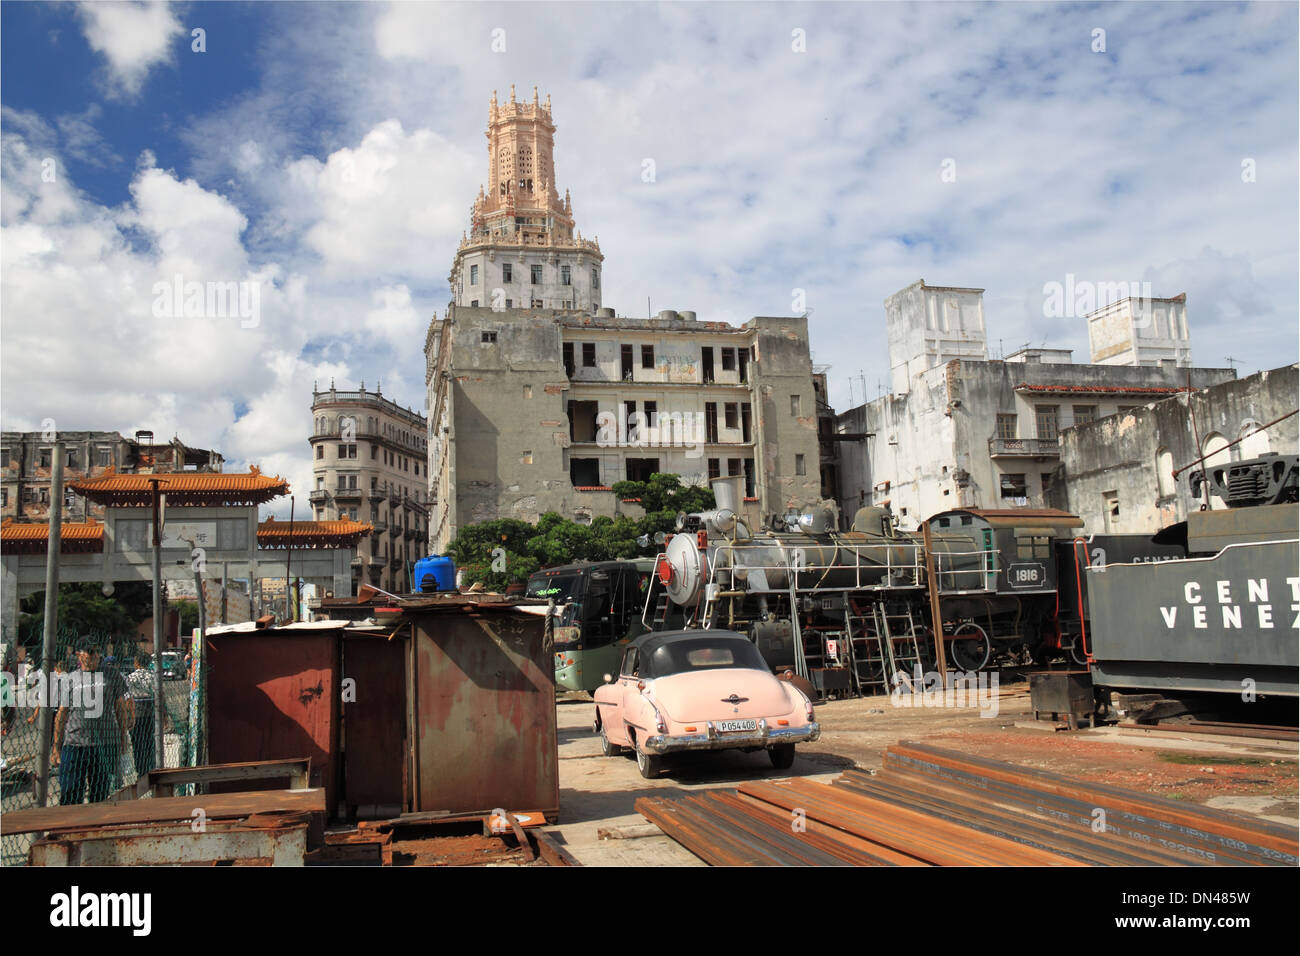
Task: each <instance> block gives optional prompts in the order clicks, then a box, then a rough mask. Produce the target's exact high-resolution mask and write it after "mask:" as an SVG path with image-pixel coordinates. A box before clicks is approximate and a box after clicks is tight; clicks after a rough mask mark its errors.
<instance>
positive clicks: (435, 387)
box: [425, 91, 821, 552]
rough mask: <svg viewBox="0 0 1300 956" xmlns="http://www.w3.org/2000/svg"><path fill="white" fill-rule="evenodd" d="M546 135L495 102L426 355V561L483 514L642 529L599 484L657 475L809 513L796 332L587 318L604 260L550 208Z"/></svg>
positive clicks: (813, 442) (808, 398) (766, 509)
mask: <svg viewBox="0 0 1300 956" xmlns="http://www.w3.org/2000/svg"><path fill="white" fill-rule="evenodd" d="M554 132H555V127H554V125H553V124H552V122H551V110H550V101H549V98H548V100H547V102H546V104H545V105H544V106H543V105H542V104H540V103H539V102H538V100H537V95H536V93H534V97H533V103H532V104H531V105H521V104H519V103H516V102H515V98H514V93H513V91H512V93H511V99H510V103H509V104H507V105H504V106H500V105H498V104H497V101H496V96H495V94H494V95H493V99H492V104H491V107H490V111H489V121H488V143H489V174H488V182H489V188H488V189H486V190H480V193H479V196H478V198H477V200H476V201H475V203H474V211H473V222H472V228H471V231H470V233H469V234H468V235H467V236H466V237H465V239H464V240H463V241H462V242H461V245H460V248H459V249H458V250H457V253H456V259H455V262H454V264H453V266H452V271H451V287H452V294H453V301H452V304H451V306H450V307H449V309H448V311H447V315H446V317H445V318H444V319H443V320H438V319H437V318H436V317H435V319H434V321H433V322H432V323H431V324H430V326H429V330H428V336H427V338H426V342H425V357H426V372H425V380H426V384H427V387H428V402H429V458H428V477H429V501H430V508H431V514H430V522H429V525H430V527H429V538H430V547H431V550H432V551H434V552H442V551H443V550H445V548H446V546H447V544H448V543H449V542H450V541H451V539H452V538H454V537H455V535H456V533H457V531H458V530H459V529H460V528H461V527H464V526H465V525H468V524H473V523H476V522H480V521H485V520H490V519H493V518H498V517H513V518H520V519H523V520H527V521H536V520H537V519H538V517H540V516H541V515H542V514H543V513H545V512H547V511H555V512H558V513H560V514H562V515H564V516H565V517H567V518H571V519H575V520H578V521H584V522H585V521H590V520H591V519H592V518H594V517H596V516H598V515H609V516H612V515H614V514H616V513H618V512H620V511H623V512H628V513H631V514H633V515H639V514H640V513H641V511H640V508H639V507H638V505H637V504H636V503H635V502H631V501H629V502H624V501H621V500H618V499H617V498H616V497H615V496H614V495H613V493H612V491H611V486H612V485H613V484H614V483H615V482H617V481H621V480H624V479H631V480H640V479H645V478H648V477H649V476H650V475H651V474H653V473H655V472H668V473H674V474H679V475H682V476H683V479H684V480H686V481H689V482H695V483H700V484H702V483H704V482H706V481H707V480H708V479H709V478H710V477H717V476H721V475H743V476H744V477H745V494H746V499H747V501H748V502H750V504H751V506H752V507H753V509H754V511H755V512H756V513H770V512H778V511H785V510H786V509H787V508H788V507H797V506H802V505H806V504H812V503H815V502H816V501H818V500H819V499H820V491H821V488H820V485H821V480H820V463H821V456H820V454H819V447H818V438H817V416H818V404H817V400H816V393H815V390H814V386H813V374H812V363H811V359H810V356H809V350H808V325H807V319H806V318H804V317H756V318H754V319H752V320H751V321H749V322H747V323H745V324H744V325H741V326H732V325H729V324H727V323H724V322H708V321H700V320H698V319H697V317H696V315H695V313H694V312H680V313H679V312H673V311H664V312H660V313H659V314H658V316H657V317H656V318H653V319H635V318H628V317H624V316H619V315H616V314H615V311H614V310H613V309H609V308H602V307H601V298H600V276H601V266H602V263H603V258H602V256H601V254H600V249H599V246H598V245H597V244H596V243H595V242H594V241H588V240H584V239H582V238H581V235H580V233H578V232H577V231H576V230H575V227H574V219H573V206H572V202H571V200H570V198H569V196H568V193H567V192H566V193H565V199H564V201H563V202H562V203H561V202H560V200H559V194H558V191H557V190H556V187H555V172H554V163H553V160H552V148H553V139H552V137H553V134H554Z"/></svg>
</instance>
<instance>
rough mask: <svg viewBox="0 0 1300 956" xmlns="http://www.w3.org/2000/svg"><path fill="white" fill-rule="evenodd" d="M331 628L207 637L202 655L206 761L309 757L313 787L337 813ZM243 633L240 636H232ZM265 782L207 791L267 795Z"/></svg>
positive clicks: (233, 630)
mask: <svg viewBox="0 0 1300 956" xmlns="http://www.w3.org/2000/svg"><path fill="white" fill-rule="evenodd" d="M343 626H344V622H342V621H340V622H338V623H337V625H336V626H334V627H320V626H306V627H304V626H301V625H300V626H295V627H283V628H275V629H270V630H254V629H251V628H248V627H247V626H245V625H238V626H236V627H228V628H218V629H213V631H210V632H209V633H208V635H207V638H206V646H205V648H204V656H205V666H206V667H207V669H208V678H207V683H208V686H207V710H208V724H207V727H208V762H209V763H214V764H215V763H241V762H248V761H262V760H277V759H286V758H293V757H310V758H311V778H310V784H311V786H312V787H323V788H324V789H325V806H326V808H327V813H328V814H330V815H333V814H334V813H335V809H336V807H337V806H338V797H339V793H338V789H339V788H338V763H337V757H338V752H339V726H340V725H339V708H340V688H339V681H340V673H341V671H340V660H339V643H340V635H341V634H342V628H343ZM237 628H243V629H237ZM275 786H277V784H275V783H274V782H269V781H268V782H267V783H265V784H257V783H251V784H248V783H234V784H215V785H213V788H212V789H213V792H223V791H224V792H229V791H231V790H256V789H273V788H274V787H275Z"/></svg>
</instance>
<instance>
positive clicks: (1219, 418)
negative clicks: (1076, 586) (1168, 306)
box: [1053, 365, 1300, 533]
mask: <svg viewBox="0 0 1300 956" xmlns="http://www.w3.org/2000/svg"><path fill="white" fill-rule="evenodd" d="M1298 387H1300V382H1298V380H1297V366H1296V365H1288V366H1283V367H1282V368H1277V369H1273V370H1271V371H1266V372H1259V373H1257V374H1255V375H1251V376H1248V377H1246V378H1243V379H1240V380H1237V381H1232V382H1226V383H1224V384H1220V385H1216V386H1214V387H1212V388H1208V389H1205V390H1204V391H1200V392H1196V393H1192V394H1186V393H1184V394H1181V395H1178V396H1177V397H1175V398H1171V399H1167V400H1165V401H1161V402H1155V403H1152V404H1148V405H1144V406H1141V407H1139V408H1137V409H1135V410H1133V411H1131V412H1129V413H1127V414H1125V415H1116V416H1112V417H1110V418H1107V419H1103V420H1100V421H1096V422H1093V423H1091V424H1089V425H1082V426H1079V427H1076V428H1069V429H1066V430H1065V431H1064V432H1062V433H1061V467H1062V473H1063V481H1062V482H1061V484H1060V486H1059V494H1057V495H1055V496H1054V498H1053V503H1054V504H1056V505H1057V506H1058V507H1063V508H1066V509H1068V510H1070V511H1073V512H1074V513H1075V514H1078V515H1079V516H1080V517H1082V518H1083V519H1084V522H1085V529H1086V530H1087V531H1088V532H1090V533H1095V532H1103V531H1105V530H1107V528H1108V524H1107V522H1108V521H1109V523H1110V524H1109V529H1110V530H1113V531H1119V532H1155V531H1158V530H1159V529H1160V528H1163V527H1165V526H1166V525H1170V524H1174V523H1175V522H1178V521H1182V520H1184V519H1186V517H1187V514H1188V512H1189V511H1191V510H1196V509H1198V508H1200V506H1201V504H1202V499H1197V500H1193V499H1192V497H1191V495H1190V493H1189V492H1188V485H1187V473H1183V474H1181V475H1180V476H1179V479H1178V481H1177V482H1176V483H1175V482H1174V481H1173V480H1172V478H1171V477H1170V472H1171V471H1172V470H1173V469H1175V468H1183V467H1184V466H1186V465H1188V464H1189V463H1191V462H1192V461H1193V460H1194V459H1196V458H1197V457H1198V456H1199V455H1201V454H1202V453H1203V452H1202V451H1198V450H1197V442H1196V434H1199V436H1200V439H1201V442H1200V447H1201V449H1203V450H1208V449H1210V448H1213V447H1215V446H1216V445H1217V444H1218V442H1217V441H1216V439H1223V440H1226V441H1229V442H1231V441H1235V440H1236V439H1237V438H1239V437H1241V436H1242V435H1245V434H1248V433H1250V432H1253V431H1255V430H1256V429H1258V428H1259V426H1261V425H1265V424H1267V423H1269V422H1271V421H1273V420H1274V419H1276V418H1279V417H1281V416H1282V415H1285V414H1286V413H1287V412H1290V411H1294V410H1295V408H1296V400H1297V389H1298ZM1193 416H1194V417H1195V428H1194V427H1193ZM1296 450H1297V419H1296V417H1294V416H1293V417H1291V418H1289V419H1287V420H1286V421H1284V422H1280V423H1278V424H1277V425H1274V426H1272V427H1271V428H1269V429H1268V430H1267V431H1266V432H1264V433H1263V434H1257V435H1254V436H1253V437H1250V438H1247V439H1246V440H1245V441H1244V442H1242V443H1241V444H1239V445H1236V446H1234V447H1232V448H1229V449H1227V450H1226V451H1224V452H1221V453H1220V456H1216V458H1215V459H1214V461H1215V462H1218V461H1220V460H1222V456H1225V455H1226V456H1227V457H1228V458H1229V459H1230V460H1232V461H1240V460H1242V459H1246V458H1254V457H1257V456H1258V455H1260V454H1263V453H1266V452H1270V451H1271V452H1276V453H1279V454H1292V455H1293V454H1296ZM1189 472H1190V469H1189ZM1114 497H1117V498H1118V505H1119V515H1118V519H1117V520H1116V519H1115V518H1114V517H1112V516H1111V515H1110V514H1109V510H1108V507H1107V501H1108V500H1111V499H1112V498H1114ZM1211 504H1212V506H1215V507H1221V506H1222V502H1219V501H1217V500H1214V501H1212V502H1211Z"/></svg>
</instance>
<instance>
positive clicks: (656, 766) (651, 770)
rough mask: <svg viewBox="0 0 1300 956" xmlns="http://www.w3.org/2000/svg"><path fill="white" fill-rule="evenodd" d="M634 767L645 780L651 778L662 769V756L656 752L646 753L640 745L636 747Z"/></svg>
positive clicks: (657, 774)
mask: <svg viewBox="0 0 1300 956" xmlns="http://www.w3.org/2000/svg"><path fill="white" fill-rule="evenodd" d="M636 769H638V770H640V771H641V776H643V777H645V778H646V779H647V780H653V779H654V778H655V777H657V776H659V771H660V770H662V769H663V757H660V756H658V755H657V754H648V753H646V752H645V751H644V750H642V749H641V748H640V747H637V748H636Z"/></svg>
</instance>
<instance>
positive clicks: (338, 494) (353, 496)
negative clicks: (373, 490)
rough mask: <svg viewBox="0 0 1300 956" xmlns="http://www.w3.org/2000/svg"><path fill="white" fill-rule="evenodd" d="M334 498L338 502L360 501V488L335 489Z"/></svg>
mask: <svg viewBox="0 0 1300 956" xmlns="http://www.w3.org/2000/svg"><path fill="white" fill-rule="evenodd" d="M334 498H335V499H336V500H338V501H360V500H361V489H360V488H335V489H334Z"/></svg>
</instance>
